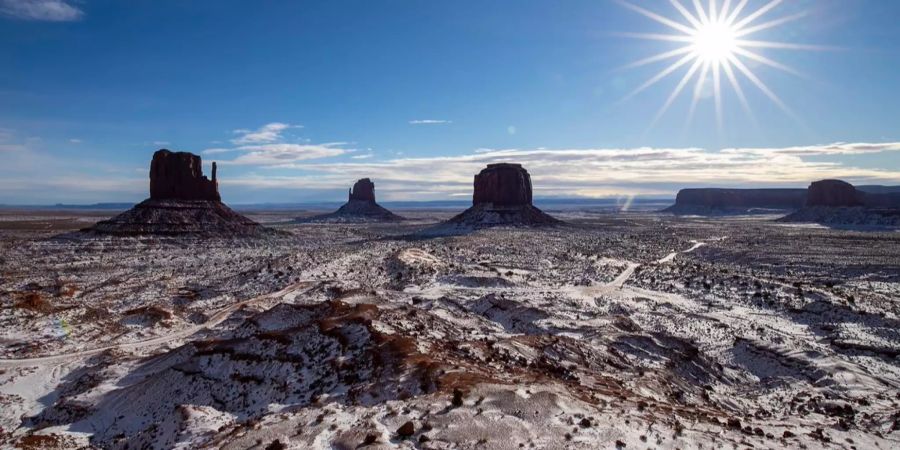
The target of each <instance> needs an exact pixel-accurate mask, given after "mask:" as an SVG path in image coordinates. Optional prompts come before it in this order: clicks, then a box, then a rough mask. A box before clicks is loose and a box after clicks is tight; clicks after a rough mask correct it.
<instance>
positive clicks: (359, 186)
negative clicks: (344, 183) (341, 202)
mask: <svg viewBox="0 0 900 450" xmlns="http://www.w3.org/2000/svg"><path fill="white" fill-rule="evenodd" d="M354 200H358V201H363V202H372V203H375V183H373V182H372V180H370V179H368V178H363V179H361V180H359V181H357V182H356V183H354V184H353V188H352V189H350V198H348V199H347V201H351V202H352V201H354Z"/></svg>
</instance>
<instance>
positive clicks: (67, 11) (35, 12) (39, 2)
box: [0, 0, 84, 22]
mask: <svg viewBox="0 0 900 450" xmlns="http://www.w3.org/2000/svg"><path fill="white" fill-rule="evenodd" d="M71 3H72V2H71V1H67V0H0V15H4V16H7V17H12V18H15V19H22V20H44V21H48V22H71V21H75V20H80V19H81V18H82V17H83V16H84V12H83V11H82V10H81V9H79V8H78V7H76V6H73V5H72V4H71Z"/></svg>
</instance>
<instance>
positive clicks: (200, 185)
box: [150, 149, 222, 202]
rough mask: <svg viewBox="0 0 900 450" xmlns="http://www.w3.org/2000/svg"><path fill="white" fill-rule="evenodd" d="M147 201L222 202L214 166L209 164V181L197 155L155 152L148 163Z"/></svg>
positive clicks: (164, 151) (163, 151) (214, 164)
mask: <svg viewBox="0 0 900 450" xmlns="http://www.w3.org/2000/svg"><path fill="white" fill-rule="evenodd" d="M150 199H151V200H209V201H214V202H219V201H222V198H221V197H220V196H219V183H218V182H217V181H216V163H212V180H209V179H207V178H206V177H205V176H203V164H202V162H201V160H200V157H199V156H197V155H195V154H193V153H188V152H171V151H169V150H166V149H162V150H158V151H157V152H156V153H154V154H153V161H152V162H150Z"/></svg>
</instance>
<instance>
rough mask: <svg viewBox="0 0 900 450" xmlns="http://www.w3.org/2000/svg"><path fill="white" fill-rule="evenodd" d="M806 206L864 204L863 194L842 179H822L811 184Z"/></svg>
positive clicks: (852, 205)
mask: <svg viewBox="0 0 900 450" xmlns="http://www.w3.org/2000/svg"><path fill="white" fill-rule="evenodd" d="M806 206H808V207H815V206H825V207H831V208H834V207H854V206H863V194H862V193H861V192H857V191H856V188H855V187H853V185H852V184H850V183H847V182H846V181H841V180H821V181H816V182H814V183H812V184H810V185H809V189H808V191H807V195H806Z"/></svg>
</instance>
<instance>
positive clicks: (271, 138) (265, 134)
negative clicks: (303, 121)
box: [231, 122, 302, 145]
mask: <svg viewBox="0 0 900 450" xmlns="http://www.w3.org/2000/svg"><path fill="white" fill-rule="evenodd" d="M290 128H302V126H301V125H291V124H287V123H281V122H272V123H269V124H266V125H263V126H262V127H260V128H258V129H256V130H247V129H239V130H234V133H235V134H238V135H239V136H238V137H236V138H234V139H232V140H231V143H232V144H235V145H252V144H266V143H270V142H278V141H280V140H281V139H282V137H281V135H282V133H283V132H284V131H285V130H288V129H290Z"/></svg>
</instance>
